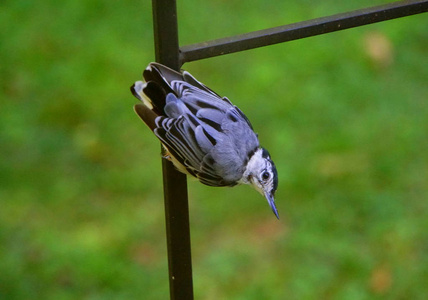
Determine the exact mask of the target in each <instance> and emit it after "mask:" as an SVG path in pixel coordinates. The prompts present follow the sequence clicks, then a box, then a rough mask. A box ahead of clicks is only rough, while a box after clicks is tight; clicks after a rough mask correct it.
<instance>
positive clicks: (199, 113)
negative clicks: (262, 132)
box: [131, 63, 279, 218]
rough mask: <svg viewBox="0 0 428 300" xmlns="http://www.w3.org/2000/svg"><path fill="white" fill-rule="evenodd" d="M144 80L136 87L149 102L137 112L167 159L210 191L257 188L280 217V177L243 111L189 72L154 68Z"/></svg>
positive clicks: (134, 90) (136, 92)
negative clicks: (242, 186)
mask: <svg viewBox="0 0 428 300" xmlns="http://www.w3.org/2000/svg"><path fill="white" fill-rule="evenodd" d="M143 77H144V80H145V81H146V82H145V83H144V82H142V81H137V82H135V84H134V85H132V86H131V92H132V94H134V96H135V97H136V98H138V99H140V100H141V101H142V102H143V104H137V105H135V106H134V109H135V112H136V113H137V114H138V115H139V116H140V118H141V119H142V120H143V121H144V123H146V124H147V126H149V128H150V129H151V130H152V131H153V132H154V134H155V135H156V136H157V137H158V138H159V140H160V141H161V142H162V144H163V146H164V148H165V150H166V154H165V155H164V157H165V158H167V159H168V160H170V161H171V162H172V163H173V164H174V166H175V167H176V168H177V169H178V170H179V171H181V172H183V173H185V174H189V175H192V176H194V177H196V178H197V179H199V181H200V182H202V183H203V184H206V185H209V186H234V185H237V184H241V183H244V184H250V185H252V186H253V187H254V188H255V189H256V190H257V191H258V192H260V193H261V194H262V195H263V196H265V197H266V199H267V201H268V203H269V205H270V207H271V208H272V211H273V212H274V214H275V216H276V217H277V218H279V217H278V211H277V209H276V207H275V202H274V195H275V191H276V189H277V187H278V173H277V171H276V168H275V165H274V163H273V161H272V159H271V157H270V155H269V152H268V151H267V150H266V149H264V148H262V147H260V144H259V140H258V137H257V134H256V133H255V132H254V130H253V127H252V126H251V123H250V121H249V120H248V118H247V117H246V116H245V115H244V114H243V113H242V111H241V110H240V109H239V108H237V107H236V106H234V105H233V104H232V103H231V102H230V101H229V99H227V98H226V97H223V98H222V97H220V96H219V95H218V94H217V93H215V92H214V91H213V90H211V89H210V88H208V87H207V86H205V85H204V84H203V83H201V82H199V81H197V80H196V79H195V78H194V77H193V76H192V75H190V73H188V72H186V71H183V72H182V73H179V72H176V71H174V70H172V69H170V68H168V67H166V66H164V65H161V64H158V63H150V64H149V66H148V67H147V69H146V70H144V72H143Z"/></svg>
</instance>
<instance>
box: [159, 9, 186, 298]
mask: <svg viewBox="0 0 428 300" xmlns="http://www.w3.org/2000/svg"><path fill="white" fill-rule="evenodd" d="M152 6H153V28H154V37H155V52H156V61H157V62H159V63H162V64H164V65H166V66H168V67H170V68H172V69H175V70H179V69H180V66H181V65H180V61H179V46H178V26H177V9H176V1H175V0H152ZM162 151H163V150H162ZM162 172H163V185H164V202H165V219H166V236H167V251H168V269H169V289H170V298H171V299H173V300H179V299H180V300H182V299H185V300H187V299H189V300H191V299H193V282H192V257H191V247H190V226H189V205H188V198H187V181H186V175H184V174H182V173H180V172H178V171H177V170H176V169H175V168H174V166H173V165H172V163H170V162H169V161H167V160H166V159H162Z"/></svg>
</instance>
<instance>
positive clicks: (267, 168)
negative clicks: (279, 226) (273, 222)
mask: <svg viewBox="0 0 428 300" xmlns="http://www.w3.org/2000/svg"><path fill="white" fill-rule="evenodd" d="M243 181H244V183H248V184H251V185H252V186H253V187H254V188H255V189H256V190H257V191H258V192H259V193H260V194H262V195H263V196H264V197H265V198H266V200H267V201H268V203H269V205H270V207H271V208H272V211H273V213H274V214H275V216H276V217H277V218H278V219H279V216H278V211H277V209H276V206H275V199H274V196H275V192H276V189H277V188H278V173H277V171H276V167H275V164H274V163H273V161H272V159H271V158H270V155H269V152H268V151H267V150H266V149H264V148H259V149H258V150H257V151H256V152H255V153H254V154H253V156H252V157H251V158H250V160H249V161H248V164H247V168H246V170H245V173H244V178H243Z"/></svg>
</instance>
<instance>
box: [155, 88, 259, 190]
mask: <svg viewBox="0 0 428 300" xmlns="http://www.w3.org/2000/svg"><path fill="white" fill-rule="evenodd" d="M171 87H172V89H173V90H174V91H175V93H176V94H177V95H178V97H176V96H175V95H174V94H173V93H170V94H168V95H167V97H166V105H165V107H164V112H165V115H166V116H159V117H157V118H156V126H157V128H156V129H155V130H154V132H155V134H156V135H157V137H158V138H159V139H160V140H161V141H162V143H163V144H164V145H165V146H166V147H167V149H168V150H169V152H170V153H171V154H172V155H173V156H174V157H175V158H176V159H177V160H178V161H179V162H180V163H181V164H182V165H183V166H184V167H185V168H186V169H187V171H188V172H189V173H190V174H192V175H194V176H196V177H197V178H198V179H199V180H200V181H201V182H202V183H204V184H207V185H211V186H227V185H235V184H236V183H237V181H238V180H239V179H240V178H241V176H242V173H243V172H244V170H245V169H244V168H245V163H246V158H247V155H248V153H250V152H251V151H253V150H254V149H255V148H256V147H258V146H259V143H258V139H257V136H256V135H255V134H254V132H253V131H252V127H251V124H250V123H249V121H248V119H247V118H246V117H245V115H244V114H243V113H242V112H241V111H240V110H239V109H238V108H237V107H235V106H233V105H232V104H231V103H230V101H229V100H227V99H226V98H220V97H219V96H218V95H217V94H215V93H214V92H210V91H206V90H202V89H200V88H198V87H196V86H194V85H191V84H190V83H187V82H183V81H173V82H172V83H171ZM242 139H244V140H242Z"/></svg>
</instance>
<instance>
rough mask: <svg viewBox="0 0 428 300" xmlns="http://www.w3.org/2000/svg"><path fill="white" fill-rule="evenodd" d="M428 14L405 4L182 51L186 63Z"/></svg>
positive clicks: (424, 0)
mask: <svg viewBox="0 0 428 300" xmlns="http://www.w3.org/2000/svg"><path fill="white" fill-rule="evenodd" d="M427 11H428V0H405V1H397V2H392V3H388V4H385V5H380V6H375V7H370V8H365V9H360V10H355V11H351V12H346V13H341V14H337V15H333V16H328V17H323V18H318V19H313V20H309V21H303V22H298V23H293V24H289V25H284V26H279V27H274V28H269V29H264V30H259V31H253V32H250V33H245V34H240V35H236V36H232V37H227V38H222V39H217V40H212V41H208V42H203V43H198V44H193V45H187V46H183V47H181V48H180V51H181V53H180V59H181V61H182V63H185V62H190V61H195V60H200V59H205V58H209V57H213V56H218V55H223V54H228V53H234V52H239V51H243V50H249V49H254V48H257V47H263V46H268V45H273V44H277V43H282V42H287V41H292V40H297V39H301V38H305V37H310V36H315V35H319V34H324V33H329V32H333V31H338V30H343V29H348V28H353V27H357V26H362V25H367V24H372V23H376V22H381V21H386V20H391V19H395V18H400V17H405V16H410V15H414V14H419V13H424V12H427Z"/></svg>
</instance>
